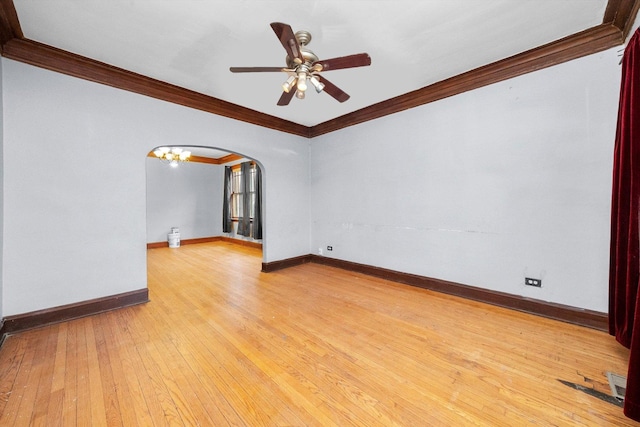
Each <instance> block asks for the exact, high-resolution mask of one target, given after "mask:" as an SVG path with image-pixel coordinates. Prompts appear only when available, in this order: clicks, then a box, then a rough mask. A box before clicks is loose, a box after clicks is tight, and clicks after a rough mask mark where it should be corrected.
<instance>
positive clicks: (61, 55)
mask: <svg viewBox="0 0 640 427" xmlns="http://www.w3.org/2000/svg"><path fill="white" fill-rule="evenodd" d="M2 55H3V56H4V57H6V58H9V59H13V60H15V61H20V62H24V63H26V64H30V65H35V66H37V67H41V68H45V69H47V70H51V71H57V72H59V73H62V74H67V75H70V76H73V77H78V78H81V79H84V80H89V81H92V82H96V83H101V84H104V85H107V86H112V87H115V88H118V89H123V90H127V91H130V92H134V93H138V94H141V95H146V96H150V97H152V98H156V99H161V100H163V101H168V102H172V103H174V104H179V105H184V106H185V107H190V108H195V109H197V110H202V111H206V112H208V113H212V114H216V115H219V116H223V117H228V118H231V119H236V120H240V121H243V122H246V123H251V124H254V125H258V126H263V127H266V128H269V129H275V130H278V131H281V132H286V133H291V134H294V135H299V136H304V137H308V135H309V129H308V127H306V126H303V125H299V124H297V123H293V122H290V121H287V120H283V119H281V118H278V117H274V116H270V115H268V114H264V113H260V112H258V111H255V110H252V109H249V108H246V107H242V106H240V105H237V104H232V103H230V102H227V101H223V100H221V99H218V98H214V97H212V96H208V95H203V94H201V93H198V92H195V91H192V90H189V89H184V88H182V87H179V86H175V85H172V84H169V83H165V82H162V81H160V80H156V79H152V78H150V77H146V76H143V75H141V74H137V73H133V72H131V71H127V70H124V69H122V68H118V67H114V66H112V65H109V64H105V63H104V62H100V61H96V60H93V59H89V58H85V57H83V56H80V55H76V54H74V53H71V52H67V51H64V50H62V49H57V48H54V47H51V46H48V45H45V44H42V43H38V42H36V41H33V40H29V39H25V38H22V39H20V38H14V39H11V40H9V41H8V42H6V43H5V44H4V45H3V49H2Z"/></svg>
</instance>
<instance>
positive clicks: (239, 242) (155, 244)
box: [147, 236, 262, 249]
mask: <svg viewBox="0 0 640 427" xmlns="http://www.w3.org/2000/svg"><path fill="white" fill-rule="evenodd" d="M220 241H223V242H228V243H235V244H236V245H241V246H248V247H250V248H258V249H262V243H260V242H252V241H249V240H240V239H232V238H231V237H226V236H215V237H200V238H197V239H183V240H180V246H184V245H195V244H198V243H210V242H220ZM168 247H169V242H153V243H147V249H157V248H168Z"/></svg>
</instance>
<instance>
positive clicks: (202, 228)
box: [146, 145, 266, 254]
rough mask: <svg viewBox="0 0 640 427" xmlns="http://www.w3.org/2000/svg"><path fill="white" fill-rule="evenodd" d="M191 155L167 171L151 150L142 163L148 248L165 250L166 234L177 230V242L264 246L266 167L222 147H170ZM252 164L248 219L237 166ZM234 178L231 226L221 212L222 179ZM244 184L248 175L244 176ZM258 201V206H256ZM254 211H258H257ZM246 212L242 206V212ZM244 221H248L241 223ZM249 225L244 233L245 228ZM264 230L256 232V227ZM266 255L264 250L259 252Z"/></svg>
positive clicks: (223, 185) (222, 198) (222, 207)
mask: <svg viewBox="0 0 640 427" xmlns="http://www.w3.org/2000/svg"><path fill="white" fill-rule="evenodd" d="M171 147H172V148H173V147H176V148H180V149H183V150H188V151H190V152H191V155H190V157H189V161H188V162H179V163H178V164H177V167H171V166H172V165H170V164H168V162H166V161H163V160H161V159H159V158H158V157H156V155H154V154H153V151H154V150H155V149H156V148H157V147H151V150H150V151H149V155H148V156H147V159H146V184H147V192H146V194H147V196H146V197H147V221H146V224H147V247H148V248H155V247H163V246H168V243H167V240H168V238H167V234H168V233H169V232H170V231H171V229H172V228H174V227H175V228H178V229H179V232H180V240H181V244H190V243H204V242H207V241H215V240H228V241H230V242H234V243H238V244H242V245H246V246H253V247H256V248H260V249H261V250H262V249H263V245H264V243H265V240H266V239H265V237H266V233H265V227H264V224H265V221H264V216H263V215H262V212H264V209H263V206H264V196H263V195H264V180H263V179H258V178H261V177H263V174H264V167H263V166H262V165H261V164H260V162H259V161H258V160H256V159H252V158H250V157H247V156H243V155H242V154H239V153H234V152H231V151H228V150H225V149H220V148H213V147H200V146H198V147H195V146H187V145H174V146H171ZM243 163H246V164H248V165H250V166H249V167H250V170H251V172H250V173H251V175H250V177H251V178H250V180H247V182H250V185H248V186H247V187H246V188H248V189H249V190H250V192H251V194H250V195H249V199H250V201H251V202H252V203H251V207H252V208H251V209H249V211H250V212H251V214H250V218H248V219H247V216H245V215H244V210H243V209H242V205H241V204H240V205H239V203H240V202H241V200H242V195H241V194H240V195H239V194H238V191H240V192H242V189H243V188H244V186H243V185H242V179H243V178H242V177H241V176H240V174H241V165H242V164H243ZM229 172H230V175H231V177H232V181H231V182H230V183H229V184H230V187H231V188H230V189H231V190H232V195H231V198H230V200H228V201H229V202H230V203H231V208H232V209H231V211H232V217H231V218H230V220H231V228H230V229H229V228H228V227H227V226H225V222H226V221H225V218H224V215H223V210H225V209H226V207H225V206H224V204H225V185H226V184H225V175H227V174H229ZM244 179H245V180H246V177H245V178H244ZM260 202H262V203H260ZM256 207H257V209H258V211H257V212H256V211H255V208H256ZM245 209H246V208H245ZM244 219H247V220H246V221H243V220H244ZM247 223H248V224H249V228H248V229H244V228H246V227H244V228H243V225H244V226H246V225H247ZM260 223H261V224H262V225H261V229H262V232H261V233H256V231H259V230H258V224H260ZM263 254H264V251H263Z"/></svg>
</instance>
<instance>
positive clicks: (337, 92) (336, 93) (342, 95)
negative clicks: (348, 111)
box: [319, 76, 350, 102]
mask: <svg viewBox="0 0 640 427" xmlns="http://www.w3.org/2000/svg"><path fill="white" fill-rule="evenodd" d="M319 77H320V81H321V82H322V83H323V84H324V91H325V92H327V93H328V94H329V95H331V96H333V97H334V98H335V99H336V100H337V101H339V102H344V101H346V100H347V99H349V98H350V96H349V95H348V94H347V93H346V92H345V91H343V90H342V89H340V88H339V87H338V86H336V85H334V84H333V83H331V82H330V81H329V80H327V79H325V78H324V76H319Z"/></svg>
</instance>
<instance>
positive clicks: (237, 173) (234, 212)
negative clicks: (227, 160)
mask: <svg viewBox="0 0 640 427" xmlns="http://www.w3.org/2000/svg"><path fill="white" fill-rule="evenodd" d="M250 177H251V178H250V179H249V183H248V184H249V185H248V187H249V218H251V219H253V217H254V214H255V206H256V165H255V164H253V165H251V169H250ZM243 194H244V183H243V182H242V172H241V170H240V165H237V166H234V167H233V169H232V173H231V217H232V218H233V219H238V218H240V217H242V216H243V214H244V212H243V209H242V196H243Z"/></svg>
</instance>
